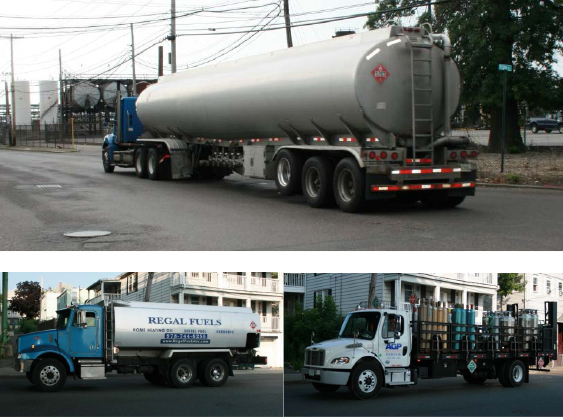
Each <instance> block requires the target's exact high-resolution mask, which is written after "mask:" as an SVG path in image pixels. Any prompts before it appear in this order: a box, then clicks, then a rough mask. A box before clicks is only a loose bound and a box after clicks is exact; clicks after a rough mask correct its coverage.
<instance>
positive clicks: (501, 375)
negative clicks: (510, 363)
mask: <svg viewBox="0 0 563 420" xmlns="http://www.w3.org/2000/svg"><path fill="white" fill-rule="evenodd" d="M505 366H506V363H503V364H501V365H500V366H499V367H497V379H498V382H499V384H501V385H502V386H506V385H505V381H504V379H505V378H504V367H505Z"/></svg>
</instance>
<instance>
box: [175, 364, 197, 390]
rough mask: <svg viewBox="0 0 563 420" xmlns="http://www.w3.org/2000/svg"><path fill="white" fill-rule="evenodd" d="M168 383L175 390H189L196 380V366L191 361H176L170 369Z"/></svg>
mask: <svg viewBox="0 0 563 420" xmlns="http://www.w3.org/2000/svg"><path fill="white" fill-rule="evenodd" d="M169 378H170V382H171V383H172V385H173V386H175V387H176V388H189V387H191V386H192V385H193V384H194V382H195V381H196V379H197V365H196V363H195V362H194V361H193V360H190V359H180V360H177V361H176V362H175V363H174V364H173V365H172V367H171V368H170V373H169Z"/></svg>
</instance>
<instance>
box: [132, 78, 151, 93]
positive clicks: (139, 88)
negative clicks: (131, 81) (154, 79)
mask: <svg viewBox="0 0 563 420" xmlns="http://www.w3.org/2000/svg"><path fill="white" fill-rule="evenodd" d="M151 84H152V83H149V82H146V81H144V80H143V81H140V82H137V89H136V92H137V95H140V94H141V93H142V92H143V91H144V90H145V89H146V88H148V87H149V86H150V85H151ZM133 95H135V93H134V92H133Z"/></svg>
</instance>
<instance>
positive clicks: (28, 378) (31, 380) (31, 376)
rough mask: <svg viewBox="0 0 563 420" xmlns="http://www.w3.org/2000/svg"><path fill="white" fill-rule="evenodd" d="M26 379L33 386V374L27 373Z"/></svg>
mask: <svg viewBox="0 0 563 420" xmlns="http://www.w3.org/2000/svg"><path fill="white" fill-rule="evenodd" d="M25 377H26V378H27V380H28V381H29V382H31V383H32V384H33V374H32V373H31V372H25Z"/></svg>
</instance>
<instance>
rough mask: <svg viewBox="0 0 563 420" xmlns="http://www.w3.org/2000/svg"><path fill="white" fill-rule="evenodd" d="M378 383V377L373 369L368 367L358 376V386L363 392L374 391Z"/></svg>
mask: <svg viewBox="0 0 563 420" xmlns="http://www.w3.org/2000/svg"><path fill="white" fill-rule="evenodd" d="M376 385H377V378H376V376H375V373H374V372H373V370H369V369H367V370H364V371H363V372H362V373H360V376H359V377H358V387H359V388H360V389H361V390H362V391H363V392H365V393H366V394H369V393H370V392H373V391H374V390H375V387H376Z"/></svg>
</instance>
